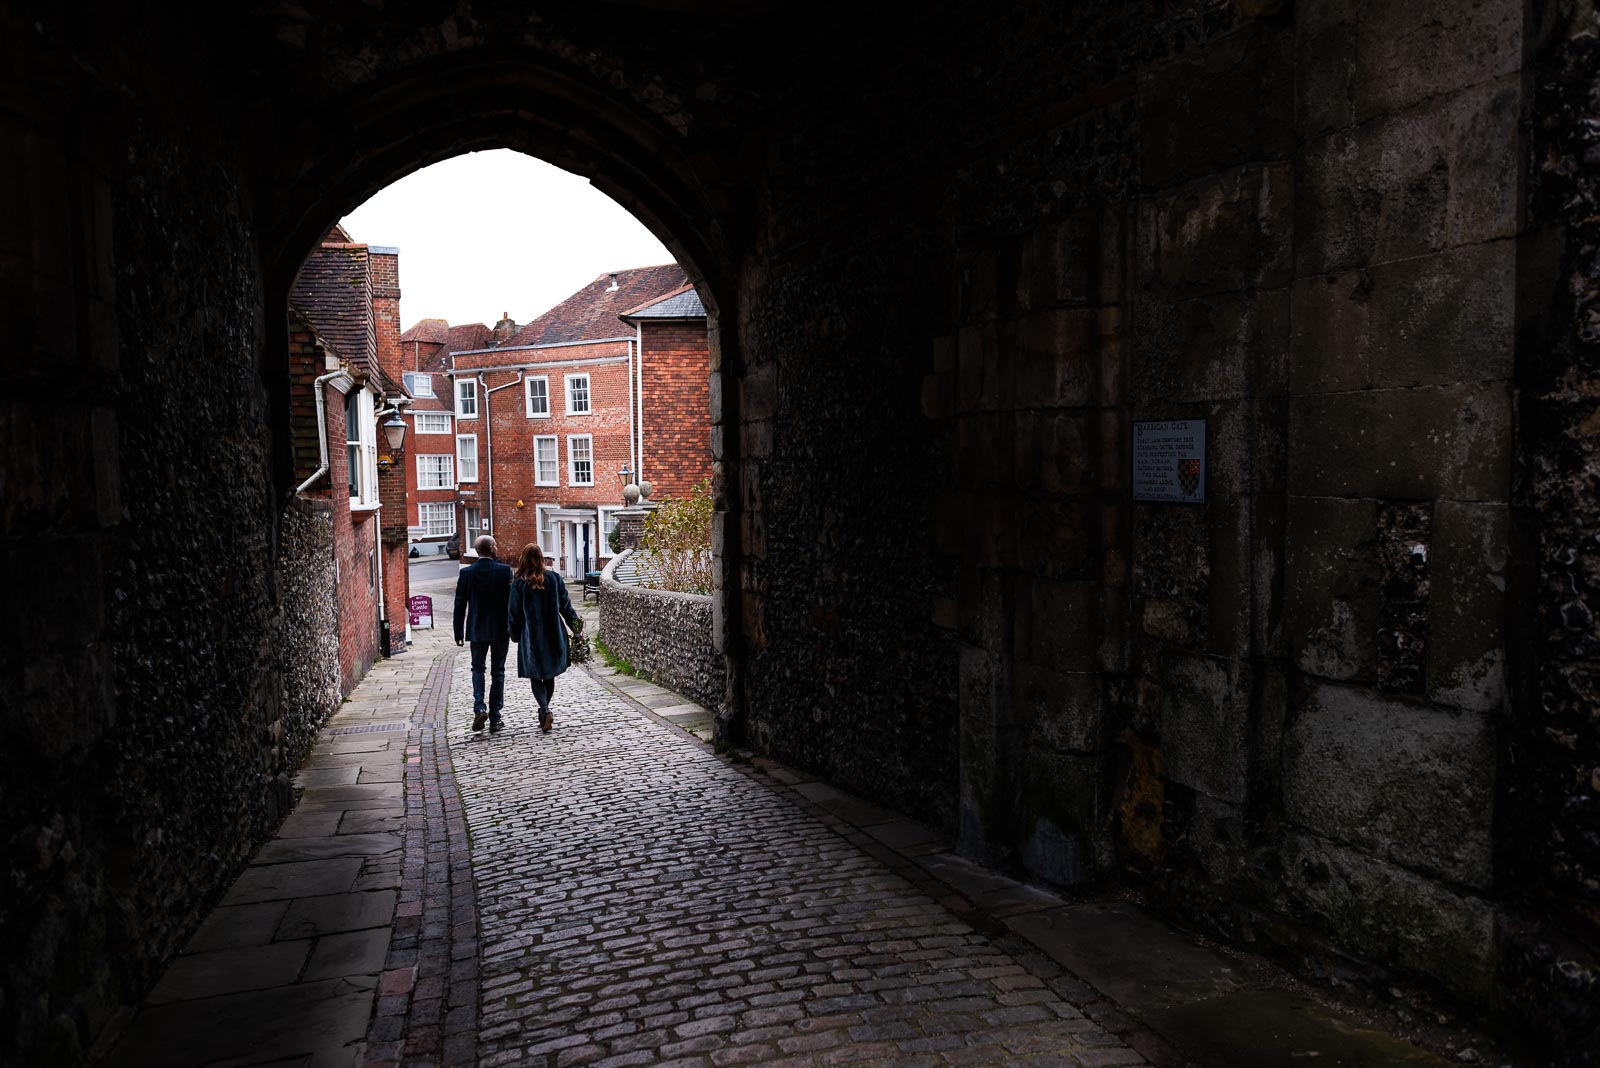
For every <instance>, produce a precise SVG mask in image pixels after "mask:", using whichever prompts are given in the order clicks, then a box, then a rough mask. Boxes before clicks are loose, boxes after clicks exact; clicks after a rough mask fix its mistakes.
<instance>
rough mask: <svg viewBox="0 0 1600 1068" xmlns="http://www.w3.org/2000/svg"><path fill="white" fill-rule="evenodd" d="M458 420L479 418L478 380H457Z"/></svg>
mask: <svg viewBox="0 0 1600 1068" xmlns="http://www.w3.org/2000/svg"><path fill="white" fill-rule="evenodd" d="M456 418H457V419H476V418H478V380H477V379H475V378H458V379H456Z"/></svg>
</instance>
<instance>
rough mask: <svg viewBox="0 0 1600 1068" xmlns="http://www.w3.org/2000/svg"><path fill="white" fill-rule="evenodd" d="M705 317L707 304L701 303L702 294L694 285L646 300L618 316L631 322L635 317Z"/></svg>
mask: <svg viewBox="0 0 1600 1068" xmlns="http://www.w3.org/2000/svg"><path fill="white" fill-rule="evenodd" d="M705 317H706V306H705V305H704V304H702V303H700V294H698V293H696V292H695V291H694V287H693V286H684V287H683V288H682V289H680V290H678V291H677V292H675V293H668V294H666V295H664V296H661V297H657V298H656V299H655V300H652V301H646V302H645V303H644V304H641V305H639V306H638V307H637V308H633V309H630V310H628V311H625V312H623V313H622V314H621V315H620V316H618V318H620V319H625V320H627V321H629V322H632V321H633V320H635V319H704V318H705Z"/></svg>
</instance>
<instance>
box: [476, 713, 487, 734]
mask: <svg viewBox="0 0 1600 1068" xmlns="http://www.w3.org/2000/svg"><path fill="white" fill-rule="evenodd" d="M488 718H489V713H487V712H482V711H480V712H475V713H473V716H472V729H473V730H475V731H481V730H483V724H484V721H485V720H487V719H488Z"/></svg>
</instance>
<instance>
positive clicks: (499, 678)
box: [468, 638, 511, 719]
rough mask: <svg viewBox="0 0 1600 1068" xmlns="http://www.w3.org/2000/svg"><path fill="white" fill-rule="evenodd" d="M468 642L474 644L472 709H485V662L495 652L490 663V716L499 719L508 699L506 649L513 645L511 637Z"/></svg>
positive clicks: (475, 711)
mask: <svg viewBox="0 0 1600 1068" xmlns="http://www.w3.org/2000/svg"><path fill="white" fill-rule="evenodd" d="M468 644H470V645H471V646H472V711H473V713H474V714H477V713H479V712H482V711H483V666H484V663H483V662H484V660H485V659H486V658H487V657H488V655H489V654H490V653H493V654H494V660H493V661H492V662H491V663H490V665H489V676H490V679H489V717H490V718H491V719H499V718H500V708H501V706H502V705H504V704H505V699H506V650H507V649H509V648H510V647H511V639H510V638H501V639H500V640H499V641H493V642H470V643H468Z"/></svg>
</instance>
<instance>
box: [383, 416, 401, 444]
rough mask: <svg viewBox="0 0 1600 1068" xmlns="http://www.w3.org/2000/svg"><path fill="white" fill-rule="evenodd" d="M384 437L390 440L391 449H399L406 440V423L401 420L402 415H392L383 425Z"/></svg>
mask: <svg viewBox="0 0 1600 1068" xmlns="http://www.w3.org/2000/svg"><path fill="white" fill-rule="evenodd" d="M383 433H384V436H385V437H387V438H388V439H389V448H391V449H398V448H399V447H400V445H401V443H402V442H404V441H405V440H406V421H405V420H404V419H402V418H400V413H398V412H396V413H395V414H394V415H391V416H390V417H389V419H388V421H387V422H385V423H384V424H383Z"/></svg>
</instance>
